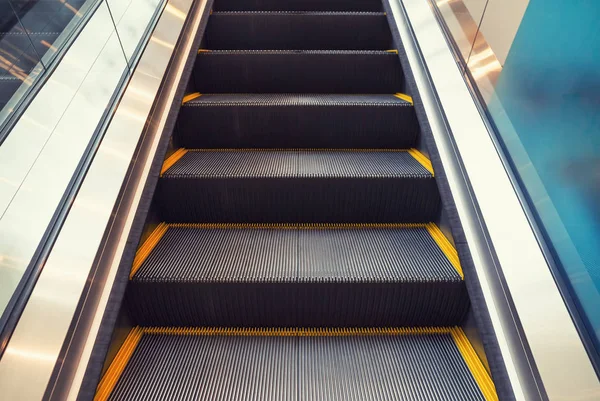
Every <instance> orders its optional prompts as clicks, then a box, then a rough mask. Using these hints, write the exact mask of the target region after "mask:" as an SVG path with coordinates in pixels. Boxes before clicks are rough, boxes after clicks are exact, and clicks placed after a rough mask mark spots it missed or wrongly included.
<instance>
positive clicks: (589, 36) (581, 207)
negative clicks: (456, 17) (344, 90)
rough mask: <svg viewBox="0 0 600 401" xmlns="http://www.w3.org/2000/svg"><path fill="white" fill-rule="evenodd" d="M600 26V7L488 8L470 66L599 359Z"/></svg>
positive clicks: (497, 0)
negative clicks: (599, 23) (599, 24)
mask: <svg viewBox="0 0 600 401" xmlns="http://www.w3.org/2000/svg"><path fill="white" fill-rule="evenodd" d="M599 20H600V2H598V1H575V2H573V1H569V0H546V1H543V2H542V1H537V2H536V1H529V0H489V1H488V4H487V6H486V10H485V14H484V16H483V18H482V20H481V24H480V26H479V31H478V34H477V37H476V39H475V41H474V42H473V49H472V51H471V53H470V56H469V57H468V58H466V59H465V60H463V61H465V62H467V67H468V70H469V71H468V72H469V74H468V79H470V80H471V81H472V82H473V83H474V87H475V88H476V89H477V90H478V92H479V95H480V98H481V99H482V100H483V102H484V104H485V106H486V110H487V113H488V116H489V117H490V120H491V121H492V123H493V125H494V126H495V128H496V133H497V135H498V137H499V139H500V143H501V144H502V145H503V148H504V150H505V152H506V154H507V156H508V158H509V160H510V162H511V164H512V167H513V172H514V173H515V175H516V176H517V178H518V180H519V182H520V184H521V187H522V189H523V191H524V193H525V195H526V198H527V199H526V201H527V202H528V203H529V205H530V207H531V208H532V210H533V212H534V214H535V218H536V219H537V222H538V224H539V226H540V228H541V230H542V232H543V234H544V237H545V242H546V243H547V245H548V247H549V248H550V250H551V252H552V255H551V257H552V259H553V260H555V261H556V265H557V267H558V269H557V270H558V271H557V273H558V275H559V276H560V282H564V283H565V285H564V286H563V287H564V288H563V289H564V290H566V291H568V292H569V293H570V298H572V299H573V301H574V306H575V307H576V308H577V309H578V315H580V316H581V320H582V321H581V323H583V326H584V327H585V331H586V332H587V334H588V335H589V337H590V338H591V342H592V344H589V345H591V348H590V350H591V352H592V353H595V354H596V355H599V354H598V352H599V351H600V206H599V200H600V35H599V34H598V32H599V30H598V21H599ZM453 34H454V33H453ZM454 39H455V41H456V42H459V40H460V38H458V39H457V38H454ZM592 348H596V350H595V351H593V350H592Z"/></svg>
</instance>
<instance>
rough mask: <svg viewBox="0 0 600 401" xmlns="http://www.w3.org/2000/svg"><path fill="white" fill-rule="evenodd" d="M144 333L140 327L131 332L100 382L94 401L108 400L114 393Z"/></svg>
mask: <svg viewBox="0 0 600 401" xmlns="http://www.w3.org/2000/svg"><path fill="white" fill-rule="evenodd" d="M143 332H144V330H143V329H141V328H140V327H135V328H133V329H132V330H131V331H130V332H129V335H128V336H127V338H126V339H125V342H124V343H123V345H122V346H121V348H120V349H119V352H117V355H116V356H115V358H114V359H113V361H112V363H111V364H110V366H109V367H108V370H107V371H106V373H105V374H104V376H103V377H102V380H100V383H99V384H98V389H97V390H96V395H95V397H94V401H106V400H108V397H110V393H112V391H113V389H114V388H115V385H116V384H117V382H118V381H119V378H120V377H121V374H122V373H123V371H124V370H125V367H126V366H127V363H128V362H129V360H130V359H131V356H132V355H133V352H134V351H135V348H136V347H137V345H138V343H139V342H140V340H141V338H142V334H143Z"/></svg>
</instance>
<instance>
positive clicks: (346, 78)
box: [194, 50, 405, 94]
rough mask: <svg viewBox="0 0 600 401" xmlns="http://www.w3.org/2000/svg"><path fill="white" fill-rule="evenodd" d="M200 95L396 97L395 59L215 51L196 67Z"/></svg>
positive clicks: (399, 84) (400, 87)
mask: <svg viewBox="0 0 600 401" xmlns="http://www.w3.org/2000/svg"><path fill="white" fill-rule="evenodd" d="M194 81H195V87H196V90H198V92H200V93H332V94H336V93H339V94H342V93H373V94H376V93H396V92H402V91H404V89H405V82H404V76H403V74H402V70H401V67H400V61H399V58H398V56H397V55H396V54H393V53H389V52H387V51H378V50H215V51H206V52H200V53H199V54H198V56H197V58H196V61H195V65H194Z"/></svg>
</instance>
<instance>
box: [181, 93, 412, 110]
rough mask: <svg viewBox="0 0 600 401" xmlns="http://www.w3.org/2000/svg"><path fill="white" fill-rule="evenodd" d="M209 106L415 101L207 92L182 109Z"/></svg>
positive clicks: (403, 104)
mask: <svg viewBox="0 0 600 401" xmlns="http://www.w3.org/2000/svg"><path fill="white" fill-rule="evenodd" d="M209 106H221V107H229V106H245V107H264V106H277V107H300V106H311V107H336V106H357V107H408V108H412V104H411V103H410V102H407V101H406V100H403V99H400V98H398V97H396V96H394V95H393V94H391V93H387V94H347V93H342V94H327V93H204V94H202V96H200V97H197V98H195V99H194V100H190V101H189V102H186V103H184V104H183V106H182V109H186V108H196V107H209Z"/></svg>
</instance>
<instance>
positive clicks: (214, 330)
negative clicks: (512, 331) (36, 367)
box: [94, 326, 498, 401]
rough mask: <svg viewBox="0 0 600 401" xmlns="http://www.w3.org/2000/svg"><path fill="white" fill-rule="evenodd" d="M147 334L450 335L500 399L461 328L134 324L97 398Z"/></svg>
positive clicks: (486, 391) (487, 391) (486, 390)
mask: <svg viewBox="0 0 600 401" xmlns="http://www.w3.org/2000/svg"><path fill="white" fill-rule="evenodd" d="M144 334H151V335H152V334H154V335H156V334H158V335H182V336H262V337H325V336H326V337H347V336H402V335H431V334H448V335H450V336H452V339H453V340H454V343H455V345H456V347H457V348H458V350H459V352H460V354H461V356H462V357H463V360H464V361H465V363H466V365H467V367H468V368H469V371H470V372H471V374H472V375H473V378H474V379H475V382H476V383H477V385H478V386H479V389H480V390H481V392H482V394H483V396H484V398H485V399H486V401H498V395H497V394H496V388H495V386H494V383H493V381H492V379H491V377H490V375H489V374H488V372H487V370H486V369H485V367H484V366H483V364H482V363H481V360H480V359H479V357H478V356H477V354H476V353H475V350H474V349H473V346H472V345H471V343H470V342H469V340H468V338H467V336H466V335H465V333H464V332H463V330H462V329H461V328H460V327H381V328H360V327H359V328H235V327H139V326H136V327H134V328H133V329H132V330H131V331H130V332H129V335H128V336H127V338H126V339H125V341H124V342H123V344H122V345H121V348H120V349H119V351H118V352H117V355H116V356H115V358H114V359H113V361H112V363H111V364H110V366H109V368H108V370H107V371H106V373H105V374H104V376H103V377H102V380H101V381H100V383H99V384H98V388H97V390H96V395H95V397H94V401H106V400H108V398H109V397H110V395H111V393H112V391H113V390H114V388H115V386H116V384H117V382H118V380H119V378H120V377H121V375H122V373H123V371H124V370H125V368H126V367H127V363H128V362H129V360H130V359H131V357H132V356H133V353H134V352H135V349H136V347H137V345H138V344H139V342H140V340H141V339H142V336H143V335H144Z"/></svg>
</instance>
